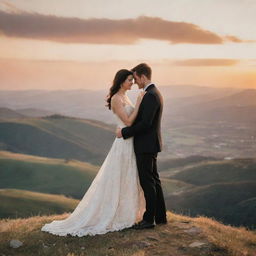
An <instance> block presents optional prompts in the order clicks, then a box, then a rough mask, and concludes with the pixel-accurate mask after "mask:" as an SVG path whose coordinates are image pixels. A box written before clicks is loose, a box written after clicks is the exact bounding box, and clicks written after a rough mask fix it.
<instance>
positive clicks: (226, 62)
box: [173, 59, 240, 66]
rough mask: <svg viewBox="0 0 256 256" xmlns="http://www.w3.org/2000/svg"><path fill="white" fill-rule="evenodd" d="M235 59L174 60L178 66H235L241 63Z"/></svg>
mask: <svg viewBox="0 0 256 256" xmlns="http://www.w3.org/2000/svg"><path fill="white" fill-rule="evenodd" d="M239 62H240V61H239V60H234V59H188V60H178V61H175V62H173V64H175V65H177V66H233V65H236V64H237V63H239Z"/></svg>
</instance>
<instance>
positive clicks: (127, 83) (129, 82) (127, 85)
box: [122, 75, 133, 90]
mask: <svg viewBox="0 0 256 256" xmlns="http://www.w3.org/2000/svg"><path fill="white" fill-rule="evenodd" d="M132 85H133V75H129V76H128V77H127V78H126V80H125V81H124V82H123V84H122V88H123V89H125V90H131V87H132Z"/></svg>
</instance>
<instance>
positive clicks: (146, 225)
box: [134, 220, 155, 229]
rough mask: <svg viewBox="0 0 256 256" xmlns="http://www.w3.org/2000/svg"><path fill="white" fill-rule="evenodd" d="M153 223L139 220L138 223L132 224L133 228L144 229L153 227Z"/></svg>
mask: <svg viewBox="0 0 256 256" xmlns="http://www.w3.org/2000/svg"><path fill="white" fill-rule="evenodd" d="M154 227H155V224H154V223H149V222H147V221H145V220H142V221H140V222H139V223H138V224H136V225H134V229H146V228H154Z"/></svg>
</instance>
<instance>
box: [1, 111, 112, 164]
mask: <svg viewBox="0 0 256 256" xmlns="http://www.w3.org/2000/svg"><path fill="white" fill-rule="evenodd" d="M113 141H114V133H113V128H112V127H111V126H109V125H106V124H103V123H101V122H98V121H92V120H85V119H77V118H69V117H64V116H60V115H53V116H49V117H46V118H25V119H14V120H1V121H0V149H2V150H7V151H12V152H17V153H24V154H30V155H38V156H46V157H53V158H66V159H77V160H81V161H86V162H90V163H93V164H100V163H101V162H102V161H103V160H104V159H105V157H106V154H107V152H108V151H109V149H110V147H111V145H112V143H113Z"/></svg>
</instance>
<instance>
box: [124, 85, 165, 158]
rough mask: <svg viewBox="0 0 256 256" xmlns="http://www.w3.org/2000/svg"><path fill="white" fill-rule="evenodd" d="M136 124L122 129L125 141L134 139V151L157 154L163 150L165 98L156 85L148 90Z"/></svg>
mask: <svg viewBox="0 0 256 256" xmlns="http://www.w3.org/2000/svg"><path fill="white" fill-rule="evenodd" d="M146 92H147V93H146V94H145V95H144V97H143V99H142V102H141V105H140V107H139V111H138V115H137V117H136V119H135V121H134V123H133V124H132V125H131V126H129V127H125V128H123V129H122V135H123V138H124V139H127V138H130V137H134V151H135V153H136V154H139V153H157V152H160V151H161V150H162V139H161V117H162V111H163V98H162V95H161V94H160V92H159V90H158V89H157V88H156V86H155V85H154V84H151V85H150V86H149V87H148V88H147V89H146Z"/></svg>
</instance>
